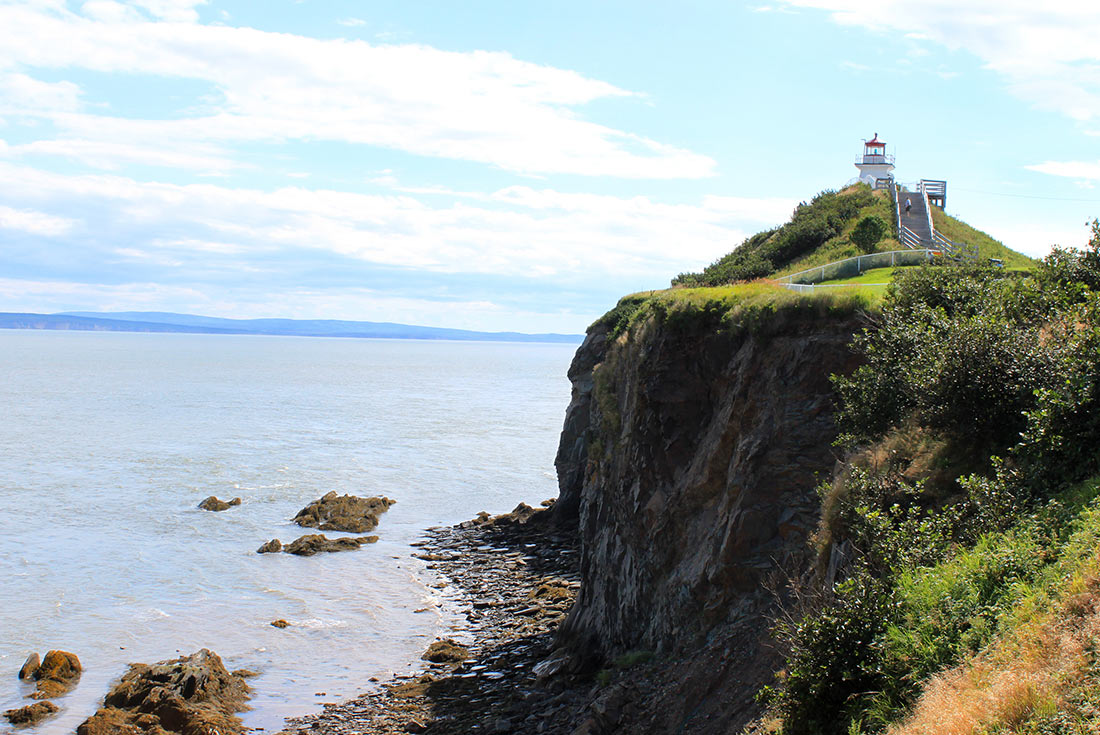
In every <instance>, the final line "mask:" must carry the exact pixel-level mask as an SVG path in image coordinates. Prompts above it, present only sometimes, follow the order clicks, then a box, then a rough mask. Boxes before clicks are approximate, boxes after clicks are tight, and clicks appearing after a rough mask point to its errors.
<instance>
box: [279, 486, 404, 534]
mask: <svg viewBox="0 0 1100 735" xmlns="http://www.w3.org/2000/svg"><path fill="white" fill-rule="evenodd" d="M395 502H397V501H395V500H391V499H390V498H384V497H383V498H360V497H357V496H355V495H337V494H336V492H335V491H333V492H330V493H327V494H326V495H325V496H324V497H322V498H320V499H318V500H314V501H313V502H312V503H310V504H309V505H307V506H306V507H304V508H302V509H301V510H300V511H298V515H296V516H294V518H293V519H292V520H293V521H294V522H295V523H297V524H298V525H299V526H305V527H306V528H316V529H319V530H321V531H344V532H345V533H367V532H368V531H373V530H374V528H375V526H377V525H378V516H380V515H381V514H383V513H385V512H386V511H387V510H389V508H390V506H391V505H393V504H394V503H395Z"/></svg>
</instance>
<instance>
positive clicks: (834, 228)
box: [672, 184, 1035, 287]
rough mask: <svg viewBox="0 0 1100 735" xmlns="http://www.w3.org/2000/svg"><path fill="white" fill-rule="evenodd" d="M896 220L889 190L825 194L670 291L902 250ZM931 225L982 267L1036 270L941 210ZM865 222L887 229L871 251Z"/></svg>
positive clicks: (677, 281)
mask: <svg viewBox="0 0 1100 735" xmlns="http://www.w3.org/2000/svg"><path fill="white" fill-rule="evenodd" d="M894 214H895V213H894V207H893V199H892V197H891V196H890V193H889V192H887V191H885V190H874V191H873V190H871V188H870V187H868V186H867V185H866V184H856V185H853V186H850V187H848V188H846V189H844V190H843V191H839V192H837V191H824V192H821V193H820V194H818V195H817V196H816V197H814V198H813V199H812V200H811V201H809V202H802V203H801V204H799V205H798V206H797V207H796V208H795V210H794V213H793V214H792V215H791V219H790V221H789V222H787V223H786V224H784V225H782V226H781V227H777V228H775V229H772V230H765V231H763V232H759V233H757V234H755V235H753V236H752V237H749V238H747V239H746V240H745V241H744V242H742V243H741V245H739V246H738V247H737V248H735V249H734V250H733V251H732V252H730V253H728V254H726V255H724V256H722V257H721V258H719V259H718V260H716V261H715V262H714V263H711V264H710V265H709V266H707V267H706V268H704V269H703V270H702V271H701V272H699V273H681V274H680V275H678V276H677V277H676V278H674V279H673V280H672V285H673V286H689V287H691V286H721V285H725V284H729V283H734V282H740V281H751V280H755V279H759V278H766V277H769V276H770V277H779V276H785V275H790V274H791V273H797V272H798V271H801V270H807V269H809V268H814V267H816V266H819V265H825V264H827V263H833V262H836V261H838V260H844V259H845V258H851V257H855V256H857V255H863V254H866V253H867V252H888V251H891V250H902V249H904V248H903V247H902V246H901V245H900V244H899V243H898V241H897V239H896V238H895V235H896V233H894V232H893V223H894V221H895V218H894ZM932 219H933V222H934V224H935V228H936V230H937V231H939V232H941V233H943V235H944V236H945V237H947V238H948V239H950V240H953V241H955V242H961V243H965V244H967V245H976V246H977V248H978V252H979V256H980V259H981V261H982V262H983V263H984V262H988V260H989V259H990V258H997V259H999V260H1001V261H1003V263H1004V266H1005V268H1006V269H1009V270H1012V269H1017V270H1019V269H1030V268H1032V267H1033V266H1034V265H1035V261H1034V260H1032V259H1031V258H1028V257H1027V256H1025V255H1021V254H1020V253H1017V252H1015V251H1013V250H1009V249H1008V248H1007V247H1005V246H1004V245H1003V244H1001V243H1000V242H998V241H996V240H994V239H993V238H991V237H990V236H989V235H987V234H985V233H984V232H980V231H978V230H975V229H974V228H973V227H970V226H969V225H967V224H966V223H964V222H961V221H959V220H957V219H955V218H954V217H951V216H949V215H947V214H945V213H944V212H942V211H941V210H940V209H939V208H938V207H934V206H933V207H932ZM861 222H862V223H864V225H866V224H867V223H868V222H871V223H880V224H885V226H886V235H887V236H886V237H884V238H883V239H881V240H879V241H877V243H876V244H875V245H873V246H869V245H868V247H870V250H867V249H863V248H860V247H859V245H857V243H856V242H855V240H858V239H859V236H858V235H857V234H855V233H856V229H857V227H859V226H860V223H861ZM868 242H869V241H868Z"/></svg>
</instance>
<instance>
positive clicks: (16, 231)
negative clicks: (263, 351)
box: [0, 0, 1100, 332]
mask: <svg viewBox="0 0 1100 735" xmlns="http://www.w3.org/2000/svg"><path fill="white" fill-rule="evenodd" d="M1098 37H1100V5H1098V4H1093V3H1084V2H1080V3H1071V2H1060V3H1047V4H1036V3H1033V2H1030V1H1029V2H1023V1H1021V0H1005V1H1004V2H996V3H994V2H985V1H982V2H977V1H976V0H951V1H950V2H949V1H947V0H928V1H926V2H922V3H912V2H895V1H893V0H881V1H879V2H875V3H867V2H863V1H862V0H860V1H857V0H758V1H757V2H747V3H739V2H729V1H727V2H718V1H717V0H705V1H704V0H681V1H680V2H676V3H671V2H669V3H647V2H643V3H639V2H637V0H634V1H633V2H619V1H617V0H606V1H601V2H595V3H594V2H591V1H589V2H571V1H569V0H561V1H559V2H555V3H529V2H514V1H510V2H505V1H503V0H501V1H497V2H488V1H484V0H468V1H467V2H462V3H456V2H453V0H446V1H439V2H419V1H413V0H386V1H371V2H363V1H362V0H360V1H358V2H351V1H342V2H338V1H335V0H333V1H323V0H297V1H295V0H265V2H263V3H257V2H254V1H253V2H220V1H219V0H209V1H203V0H131V1H130V2H115V1H111V0H90V1H89V2H83V3H81V2H64V1H63V0H23V1H21V2H11V1H8V0H0V311H35V312H53V311H63V310H143V311H154V310H155V311H180V312H190V313H199V314H206V315H211V316H225V317H240V318H248V317H263V316H279V317H296V318H339V319H360V320H368V321H399V322H407V323H417V324H426V325H432V326H446V327H460V328H470V329H485V330H520V331H528V332H543V331H558V332H579V331H582V330H583V329H584V327H585V326H586V325H587V324H588V323H589V322H591V321H592V320H593V319H594V318H595V317H596V316H598V315H599V314H601V313H602V312H603V311H605V310H606V309H607V308H609V307H610V306H612V305H613V304H614V302H615V300H616V299H617V298H618V297H619V296H620V295H622V294H624V293H628V292H632V291H637V290H643V289H650V288H661V287H664V286H666V285H667V284H668V281H669V279H670V278H671V277H672V276H675V275H676V274H677V273H680V272H683V271H688V270H696V269H698V268H700V267H702V266H704V265H706V264H707V263H709V262H711V261H713V260H714V259H716V258H718V257H720V256H721V255H723V254H724V253H726V252H728V251H729V250H731V249H732V248H733V247H735V246H736V245H737V244H738V243H740V242H741V240H742V239H743V238H744V237H746V236H747V235H750V234H752V233H754V232H757V231H759V230H761V229H764V228H766V227H769V226H772V225H775V224H778V223H781V222H783V221H785V220H786V219H787V217H788V216H789V214H790V211H791V209H792V207H793V206H794V205H795V204H796V203H797V202H798V201H800V200H805V199H809V198H810V197H812V196H813V195H814V194H815V193H817V192H818V191H821V190H823V189H827V188H838V187H840V186H843V185H844V184H845V183H846V182H847V181H848V180H849V179H850V178H852V177H853V176H854V175H855V174H856V170H855V168H854V166H853V165H852V163H853V160H854V158H855V156H856V155H857V154H858V153H859V152H860V150H861V140H862V139H864V138H869V137H871V136H872V135H873V134H875V133H876V132H877V133H878V134H879V135H880V137H881V138H883V139H885V140H886V141H887V143H888V144H889V146H890V148H889V152H891V153H895V154H896V156H897V170H896V174H897V176H898V178H899V179H900V180H902V181H915V180H916V179H919V178H921V177H924V178H943V179H947V180H948V182H949V183H948V211H949V212H951V213H952V214H955V215H957V216H959V217H961V218H963V219H964V220H966V221H968V222H970V223H971V224H973V225H975V226H977V227H979V228H981V229H984V230H986V231H987V232H990V233H991V234H993V235H994V236H995V237H998V238H1000V239H1001V240H1003V241H1004V242H1005V243H1006V244H1008V245H1009V246H1011V247H1014V248H1016V249H1017V250H1021V251H1023V252H1026V253H1028V254H1031V255H1042V254H1044V253H1046V252H1047V251H1048V250H1049V248H1050V246H1051V245H1052V244H1055V243H1058V244H1061V245H1082V244H1083V243H1084V242H1085V241H1086V240H1087V234H1086V233H1087V227H1086V226H1085V223H1086V222H1087V221H1088V220H1090V219H1092V218H1093V217H1095V216H1097V215H1100V190H1097V189H1096V188H1094V187H1095V186H1096V184H1097V183H1098V182H1100V151H1098V146H1100V45H1097V44H1096V43H1095V39H1096V38H1098Z"/></svg>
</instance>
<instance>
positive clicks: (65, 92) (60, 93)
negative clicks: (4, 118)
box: [0, 72, 81, 115]
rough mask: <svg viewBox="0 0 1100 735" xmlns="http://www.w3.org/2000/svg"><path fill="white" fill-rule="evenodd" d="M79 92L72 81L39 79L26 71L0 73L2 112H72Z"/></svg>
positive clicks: (78, 105)
mask: <svg viewBox="0 0 1100 735" xmlns="http://www.w3.org/2000/svg"><path fill="white" fill-rule="evenodd" d="M80 95H81V92H80V88H79V87H78V86H77V85H75V84H73V83H72V82H53V83H51V82H41V81H38V80H37V79H34V78H32V77H29V76H27V75H26V74H18V73H12V72H9V73H7V74H0V113H3V114H11V115H43V114H49V113H55V112H75V111H76V110H77V109H79V107H80Z"/></svg>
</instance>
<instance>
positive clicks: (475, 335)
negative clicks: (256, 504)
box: [0, 311, 583, 344]
mask: <svg viewBox="0 0 1100 735" xmlns="http://www.w3.org/2000/svg"><path fill="white" fill-rule="evenodd" d="M0 329H61V330H66V329H68V330H81V331H101V332H176V333H187V334H262V335H283V336H297V337H358V338H365V339H424V340H440V339H441V340H453V341H462V342H472V341H487V342H556V343H569V344H575V343H578V342H580V341H581V339H582V338H583V336H582V335H579V334H523V333H521V332H474V331H469V330H465V329H444V328H442V327H420V326H415V325H411V324H394V323H392V322H355V321H341V320H333V319H221V318H218V317H208V316H196V315H193V314H171V313H164V312H155V311H148V312H138V311H125V312H94V311H80V312H66V313H63V314H16V313H3V312H0Z"/></svg>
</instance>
